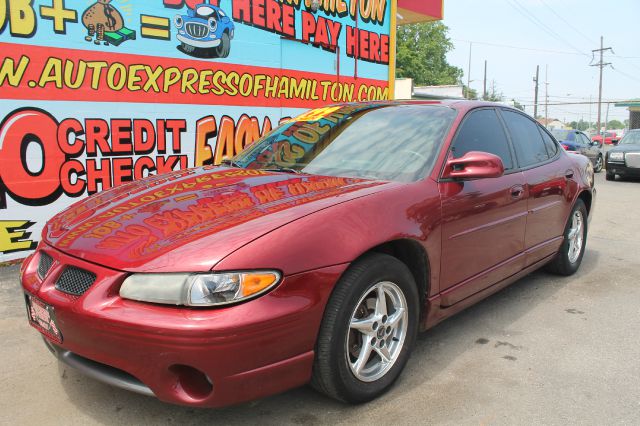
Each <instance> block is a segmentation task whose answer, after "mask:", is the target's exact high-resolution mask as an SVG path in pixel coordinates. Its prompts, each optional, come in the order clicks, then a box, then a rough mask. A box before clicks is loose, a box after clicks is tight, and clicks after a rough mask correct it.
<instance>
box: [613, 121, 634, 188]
mask: <svg viewBox="0 0 640 426" xmlns="http://www.w3.org/2000/svg"><path fill="white" fill-rule="evenodd" d="M606 164H607V180H615V178H616V175H619V176H620V177H636V178H640V129H636V130H631V131H629V132H628V133H627V134H626V135H625V136H624V137H623V138H622V140H621V141H620V143H618V146H616V147H615V148H613V149H611V150H610V151H609V152H607V158H606Z"/></svg>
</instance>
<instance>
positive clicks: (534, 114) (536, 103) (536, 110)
mask: <svg viewBox="0 0 640 426" xmlns="http://www.w3.org/2000/svg"><path fill="white" fill-rule="evenodd" d="M539 80H540V65H537V66H536V76H535V77H534V78H533V81H535V82H536V94H535V97H534V101H533V118H535V119H536V120H537V119H538V81H539Z"/></svg>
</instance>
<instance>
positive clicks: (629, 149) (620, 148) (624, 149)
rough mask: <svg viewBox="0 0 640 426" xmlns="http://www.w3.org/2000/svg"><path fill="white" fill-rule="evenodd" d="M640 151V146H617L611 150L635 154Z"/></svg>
mask: <svg viewBox="0 0 640 426" xmlns="http://www.w3.org/2000/svg"><path fill="white" fill-rule="evenodd" d="M635 151H640V145H637V144H633V145H631V144H629V145H626V144H625V145H617V146H616V147H615V148H612V149H610V150H609V152H610V153H611V152H635Z"/></svg>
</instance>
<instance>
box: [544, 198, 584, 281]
mask: <svg viewBox="0 0 640 426" xmlns="http://www.w3.org/2000/svg"><path fill="white" fill-rule="evenodd" d="M586 245H587V207H586V206H585V204H584V202H583V201H582V200H581V199H578V200H577V201H576V203H575V205H574V206H573V209H572V210H571V214H570V215H569V221H568V223H567V225H566V227H565V231H564V241H563V242H562V245H561V246H560V250H559V251H558V254H557V255H556V257H555V258H554V259H553V260H552V261H551V262H550V263H549V264H548V265H547V270H549V271H550V272H552V273H554V274H558V275H565V276H569V275H573V274H574V273H575V272H576V271H577V270H578V268H579V267H580V263H582V257H583V256H584V251H585V247H586Z"/></svg>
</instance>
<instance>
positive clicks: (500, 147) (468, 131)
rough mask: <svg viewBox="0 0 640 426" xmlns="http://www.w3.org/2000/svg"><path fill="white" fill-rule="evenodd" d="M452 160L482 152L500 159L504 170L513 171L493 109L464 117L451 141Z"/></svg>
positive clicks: (508, 152)
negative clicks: (472, 152) (470, 153)
mask: <svg viewBox="0 0 640 426" xmlns="http://www.w3.org/2000/svg"><path fill="white" fill-rule="evenodd" d="M451 151H452V153H453V157H454V158H460V157H462V156H463V155H465V154H466V153H467V152H470V151H483V152H488V153H490V154H494V155H497V156H498V157H500V158H501V159H502V163H503V165H504V169H505V170H510V169H513V158H512V157H511V151H510V149H509V142H508V141H507V136H506V135H505V133H504V128H503V126H502V123H501V122H500V120H499V119H498V115H497V114H496V112H495V110H493V109H481V110H478V111H473V112H471V113H469V115H467V117H465V119H464V121H463V123H462V125H461V126H460V130H459V131H458V134H457V135H456V138H455V140H454V141H453V148H452V150H451Z"/></svg>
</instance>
